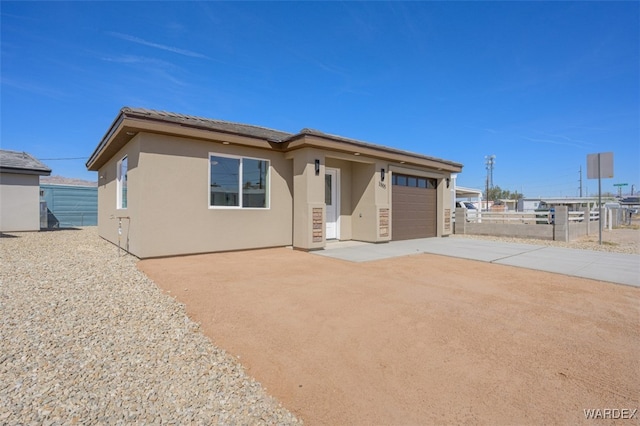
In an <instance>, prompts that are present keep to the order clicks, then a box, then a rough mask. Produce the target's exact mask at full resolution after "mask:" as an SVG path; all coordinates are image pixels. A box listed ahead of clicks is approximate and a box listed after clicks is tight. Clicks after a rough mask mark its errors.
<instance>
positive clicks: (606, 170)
mask: <svg viewBox="0 0 640 426" xmlns="http://www.w3.org/2000/svg"><path fill="white" fill-rule="evenodd" d="M612 177H613V152H599V153H597V154H587V179H598V225H599V226H598V229H599V232H598V234H599V243H600V245H602V178H604V179H611V178H612Z"/></svg>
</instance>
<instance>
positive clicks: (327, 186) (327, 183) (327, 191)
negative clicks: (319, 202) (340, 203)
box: [324, 174, 333, 206]
mask: <svg viewBox="0 0 640 426" xmlns="http://www.w3.org/2000/svg"><path fill="white" fill-rule="evenodd" d="M331 179H332V177H331V175H330V174H326V175H324V203H325V204H326V205H327V206H330V205H331V200H332V195H333V194H332V193H331V189H332V188H333V185H332V184H331Z"/></svg>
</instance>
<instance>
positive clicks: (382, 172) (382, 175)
mask: <svg viewBox="0 0 640 426" xmlns="http://www.w3.org/2000/svg"><path fill="white" fill-rule="evenodd" d="M380 180H381V181H382V182H384V169H380Z"/></svg>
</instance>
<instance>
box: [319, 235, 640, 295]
mask: <svg viewBox="0 0 640 426" xmlns="http://www.w3.org/2000/svg"><path fill="white" fill-rule="evenodd" d="M312 253H313V254H317V255H320V256H326V257H332V258H335V259H342V260H348V261H351V262H367V261H374V260H380V259H386V258H392V257H398V256H407V255H411V254H417V253H431V254H438V255H443V256H452V257H459V258H462V259H470V260H478V261H482V262H490V263H496V264H500V265H510V266H518V267H521V268H528V269H536V270H540V271H547V272H554V273H559V274H564V275H570V276H575V277H582V278H590V279H594V280H600V281H608V282H612V283H616V284H625V285H631V286H635V287H639V286H640V256H638V255H634V254H622V253H608V252H600V251H592V250H576V249H568V248H560V247H549V246H543V245H535V244H519V243H507V242H500V241H487V240H476V239H470V238H460V237H456V238H424V239H416V240H407V241H392V242H389V243H385V244H370V243H354V242H351V241H347V242H344V243H342V242H332V243H329V244H328V245H327V248H326V249H325V250H318V251H314V252H312Z"/></svg>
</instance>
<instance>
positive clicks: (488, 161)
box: [484, 154, 496, 210]
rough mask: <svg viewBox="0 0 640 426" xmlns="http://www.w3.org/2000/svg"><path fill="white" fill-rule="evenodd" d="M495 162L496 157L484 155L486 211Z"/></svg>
mask: <svg viewBox="0 0 640 426" xmlns="http://www.w3.org/2000/svg"><path fill="white" fill-rule="evenodd" d="M495 162H496V156H495V155H493V154H491V155H485V156H484V164H485V168H486V169H487V210H489V189H493V166H494V164H495Z"/></svg>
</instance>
